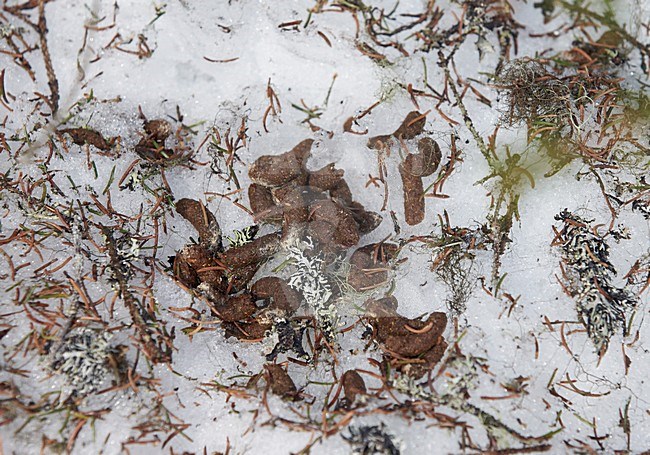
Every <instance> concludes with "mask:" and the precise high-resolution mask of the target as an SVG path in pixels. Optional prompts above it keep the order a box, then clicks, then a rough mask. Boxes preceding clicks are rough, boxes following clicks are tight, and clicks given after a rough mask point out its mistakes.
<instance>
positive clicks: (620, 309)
mask: <svg viewBox="0 0 650 455" xmlns="http://www.w3.org/2000/svg"><path fill="white" fill-rule="evenodd" d="M555 219H556V220H558V221H562V223H563V225H562V228H561V229H560V231H559V232H558V234H557V238H556V240H555V243H556V244H557V245H559V246H560V247H561V248H562V253H563V258H564V261H565V263H566V265H567V270H566V273H565V279H566V280H567V284H568V288H567V289H568V292H569V295H570V296H571V297H573V298H575V300H576V308H577V310H578V316H579V317H580V319H581V321H582V323H583V324H584V325H585V328H586V329H587V333H588V334H589V337H590V338H591V340H592V342H593V343H594V346H595V347H596V350H597V351H598V352H600V353H601V354H604V353H605V351H606V350H607V346H608V344H609V341H610V339H611V337H612V336H613V335H614V333H616V331H617V330H618V329H623V331H624V334H625V329H626V324H625V321H626V318H625V315H626V311H628V310H630V309H632V308H634V307H635V306H636V304H637V298H636V297H635V296H634V295H633V294H632V293H631V292H630V291H628V290H627V289H626V288H619V287H616V286H614V285H613V284H612V276H613V275H615V274H616V270H615V269H614V266H613V265H612V263H611V262H610V261H609V246H608V245H607V243H606V242H605V240H604V239H603V238H602V237H599V236H597V235H596V234H594V232H593V230H592V229H591V225H590V224H591V223H590V222H589V221H587V220H584V219H582V218H580V217H579V216H577V215H575V214H573V213H571V212H569V211H567V210H564V211H562V212H561V213H560V214H558V215H556V217H555Z"/></svg>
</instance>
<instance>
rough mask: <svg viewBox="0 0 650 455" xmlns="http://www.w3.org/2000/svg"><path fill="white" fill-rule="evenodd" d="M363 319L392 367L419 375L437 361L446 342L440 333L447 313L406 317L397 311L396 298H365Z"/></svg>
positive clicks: (445, 324) (405, 372)
mask: <svg viewBox="0 0 650 455" xmlns="http://www.w3.org/2000/svg"><path fill="white" fill-rule="evenodd" d="M366 311H367V314H366V317H365V319H366V321H367V323H368V324H369V325H370V327H372V338H373V339H374V340H375V341H376V342H377V343H378V344H379V346H380V347H381V349H382V351H383V352H384V364H385V365H386V366H387V367H388V366H390V369H391V370H396V371H399V372H401V373H403V374H407V375H409V376H411V377H413V378H415V379H418V378H421V377H422V376H424V375H425V374H426V373H428V372H429V371H431V369H432V368H433V367H434V366H435V365H436V364H437V363H438V362H439V361H440V359H441V358H442V356H443V354H444V352H445V350H446V349H447V343H446V342H445V340H444V338H443V336H442V334H443V332H444V330H445V327H446V326H447V316H446V315H445V314H444V313H440V312H434V313H431V314H429V316H428V317H427V318H426V319H425V320H422V319H409V318H406V317H404V316H401V315H400V314H398V313H397V299H395V297H392V296H390V297H384V298H382V299H379V300H374V299H370V300H368V301H367V302H366Z"/></svg>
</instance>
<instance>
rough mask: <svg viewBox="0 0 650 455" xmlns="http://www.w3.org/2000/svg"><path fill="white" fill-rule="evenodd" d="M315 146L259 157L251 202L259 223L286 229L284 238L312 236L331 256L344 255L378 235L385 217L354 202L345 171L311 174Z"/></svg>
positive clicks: (323, 170)
mask: <svg viewBox="0 0 650 455" xmlns="http://www.w3.org/2000/svg"><path fill="white" fill-rule="evenodd" d="M312 144H313V141H312V140H311V139H307V140H304V141H302V142H301V143H299V144H298V145H297V146H295V147H294V148H293V149H291V150H290V151H288V152H285V153H283V154H280V155H273V156H272V155H264V156H261V157H259V158H258V159H257V160H255V162H254V163H253V164H252V166H251V167H250V169H249V176H250V178H251V180H252V181H253V183H252V184H251V185H250V187H249V188H248V197H249V200H250V206H251V209H252V211H253V215H254V217H255V220H256V221H261V222H267V223H271V224H281V226H282V237H283V238H288V237H289V236H296V237H299V238H300V237H302V236H309V237H311V238H312V239H313V240H315V241H316V242H317V243H318V245H319V248H320V250H321V251H322V252H324V253H325V254H341V253H342V252H344V251H345V250H346V249H347V248H350V247H352V246H354V245H357V244H358V243H359V241H360V238H361V235H363V234H367V233H369V232H371V231H372V230H374V229H375V228H376V227H377V226H378V225H379V223H380V222H381V217H380V216H379V215H378V214H376V213H373V212H369V211H367V210H365V208H364V207H363V206H362V205H361V204H359V203H358V202H355V201H354V200H353V199H352V193H351V191H350V187H349V186H348V184H347V182H346V181H345V178H344V172H343V171H342V170H340V169H337V168H336V167H335V165H334V163H330V164H328V165H326V166H324V167H323V168H321V169H318V170H316V171H310V170H308V169H307V167H306V164H307V160H308V158H309V155H310V151H311V147H312Z"/></svg>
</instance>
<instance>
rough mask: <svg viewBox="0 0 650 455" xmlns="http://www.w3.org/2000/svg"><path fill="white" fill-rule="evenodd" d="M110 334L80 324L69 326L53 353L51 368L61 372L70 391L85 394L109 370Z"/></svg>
mask: <svg viewBox="0 0 650 455" xmlns="http://www.w3.org/2000/svg"><path fill="white" fill-rule="evenodd" d="M110 338H111V334H110V333H107V332H103V331H101V332H100V331H97V330H92V329H89V328H80V329H74V330H72V331H71V332H70V333H69V334H68V335H67V336H66V337H65V339H64V340H63V342H62V343H61V344H60V345H59V347H58V349H57V350H56V352H54V353H53V356H52V361H51V364H50V367H51V369H52V370H53V371H54V372H56V373H59V374H62V375H64V376H65V378H66V381H67V383H68V385H69V387H70V388H71V389H72V394H73V395H75V396H86V395H89V394H92V393H94V392H96V391H97V390H98V388H99V387H100V385H101V384H102V382H103V381H104V379H105V378H106V377H107V376H108V375H109V374H110V369H109V366H108V359H109V356H110V355H111V353H112V348H111V345H110V343H109V340H110Z"/></svg>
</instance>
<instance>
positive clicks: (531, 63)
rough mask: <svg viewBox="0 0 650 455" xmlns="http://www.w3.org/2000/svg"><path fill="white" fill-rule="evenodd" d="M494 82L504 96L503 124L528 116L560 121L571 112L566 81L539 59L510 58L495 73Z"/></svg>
mask: <svg viewBox="0 0 650 455" xmlns="http://www.w3.org/2000/svg"><path fill="white" fill-rule="evenodd" d="M496 83H497V88H498V89H499V90H501V91H502V92H503V95H504V97H505V99H504V104H505V108H504V111H503V117H502V118H503V121H504V122H505V123H506V124H507V125H510V126H512V125H515V124H517V123H521V122H523V123H527V122H530V121H531V120H532V119H541V120H546V121H552V122H562V121H564V120H566V119H567V117H568V115H569V114H570V113H571V110H572V109H571V101H572V98H571V89H570V87H569V85H568V84H567V83H566V82H565V81H563V80H562V79H561V78H559V77H557V76H556V75H555V74H553V73H551V72H550V71H549V70H548V68H546V67H545V66H544V65H542V63H541V62H539V61H536V60H531V59H517V60H511V61H510V62H508V63H507V64H506V65H504V66H503V68H502V69H501V71H500V72H499V74H497V77H496Z"/></svg>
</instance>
